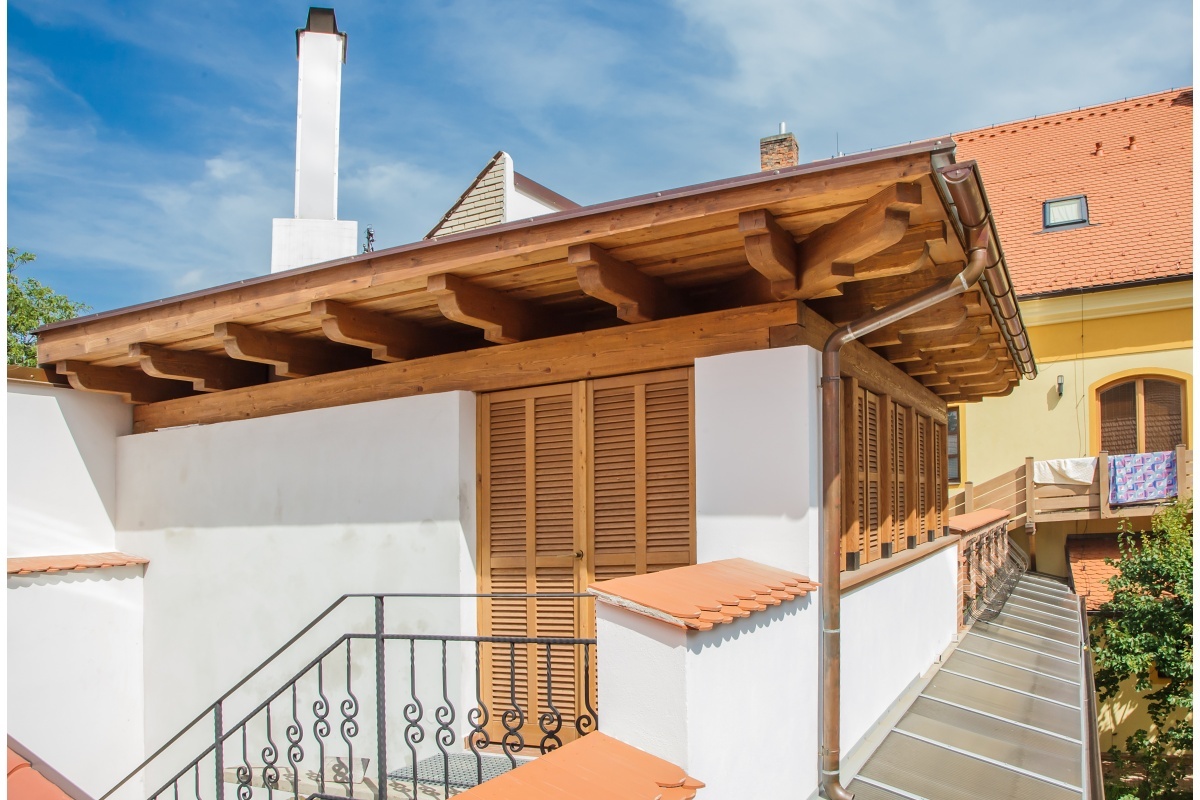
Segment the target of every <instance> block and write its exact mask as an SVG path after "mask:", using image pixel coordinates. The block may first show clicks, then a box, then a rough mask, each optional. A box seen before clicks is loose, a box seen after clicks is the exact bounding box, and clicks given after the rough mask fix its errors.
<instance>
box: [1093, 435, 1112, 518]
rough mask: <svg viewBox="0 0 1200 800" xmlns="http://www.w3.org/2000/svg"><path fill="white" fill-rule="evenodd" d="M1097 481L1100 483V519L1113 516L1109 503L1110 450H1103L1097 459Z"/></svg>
mask: <svg viewBox="0 0 1200 800" xmlns="http://www.w3.org/2000/svg"><path fill="white" fill-rule="evenodd" d="M1096 481H1097V482H1098V483H1099V485H1100V498H1099V499H1100V519H1108V518H1109V517H1111V516H1112V509H1111V508H1110V507H1109V505H1108V492H1109V485H1108V451H1107V450H1101V451H1100V456H1099V457H1098V458H1097V459H1096Z"/></svg>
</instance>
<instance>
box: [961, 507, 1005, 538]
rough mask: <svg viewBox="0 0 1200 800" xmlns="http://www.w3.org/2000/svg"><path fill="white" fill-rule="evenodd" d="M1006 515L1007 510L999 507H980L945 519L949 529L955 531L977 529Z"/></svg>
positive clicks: (965, 531)
mask: <svg viewBox="0 0 1200 800" xmlns="http://www.w3.org/2000/svg"><path fill="white" fill-rule="evenodd" d="M1007 517H1008V512H1007V511H1004V510H1002V509H999V508H981V509H979V510H978V511H972V512H970V513H968V514H959V515H957V516H954V517H951V518H950V519H948V520H946V524H947V525H948V526H949V527H950V530H952V531H954V532H955V533H968V532H970V531H977V530H979V529H980V528H983V527H985V526H987V525H991V524H992V523H993V522H999V521H1000V520H1002V519H1006V518H1007Z"/></svg>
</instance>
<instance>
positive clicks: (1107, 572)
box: [1067, 534, 1121, 614]
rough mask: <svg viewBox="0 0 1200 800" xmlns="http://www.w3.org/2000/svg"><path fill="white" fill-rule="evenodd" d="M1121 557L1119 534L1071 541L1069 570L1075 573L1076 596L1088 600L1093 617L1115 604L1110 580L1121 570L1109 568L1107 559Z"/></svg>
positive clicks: (1072, 578)
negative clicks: (1101, 609) (1107, 606)
mask: <svg viewBox="0 0 1200 800" xmlns="http://www.w3.org/2000/svg"><path fill="white" fill-rule="evenodd" d="M1120 557H1121V548H1120V547H1119V546H1118V544H1117V537H1116V534H1113V535H1111V536H1096V537H1090V536H1089V537H1081V536H1068V537H1067V568H1068V569H1069V570H1070V572H1071V583H1072V584H1073V585H1074V587H1075V594H1077V595H1080V596H1082V597H1086V598H1087V610H1088V613H1089V614H1094V613H1096V612H1097V611H1099V610H1100V606H1102V605H1104V604H1105V603H1107V602H1108V601H1109V600H1112V596H1113V595H1112V590H1111V589H1109V588H1108V579H1109V578H1111V577H1112V576H1113V575H1116V574H1117V568H1116V567H1113V566H1109V565H1108V564H1105V563H1104V559H1106V558H1111V559H1114V560H1115V559H1118V558H1120Z"/></svg>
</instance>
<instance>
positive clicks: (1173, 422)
mask: <svg viewBox="0 0 1200 800" xmlns="http://www.w3.org/2000/svg"><path fill="white" fill-rule="evenodd" d="M1097 395H1098V396H1097V399H1098V400H1099V406H1100V408H1099V411H1100V449H1101V450H1107V451H1108V452H1109V453H1110V454H1113V455H1116V454H1120V453H1157V452H1161V451H1163V450H1171V449H1174V448H1175V446H1176V445H1179V444H1183V443H1184V429H1183V426H1184V407H1185V398H1184V385H1183V383H1181V382H1180V381H1177V380H1172V379H1169V378H1164V377H1157V376H1149V375H1148V376H1145V377H1136V378H1127V379H1125V380H1122V381H1119V382H1116V383H1112V384H1110V385H1108V386H1105V387H1104V388H1102V389H1100V390H1099V392H1098V393H1097Z"/></svg>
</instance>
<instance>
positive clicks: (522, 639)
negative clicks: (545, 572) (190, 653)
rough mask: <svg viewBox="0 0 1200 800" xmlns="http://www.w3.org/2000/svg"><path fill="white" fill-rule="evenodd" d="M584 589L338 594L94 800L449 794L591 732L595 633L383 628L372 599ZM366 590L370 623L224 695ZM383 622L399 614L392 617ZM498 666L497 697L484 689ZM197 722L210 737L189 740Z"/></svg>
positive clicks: (361, 799) (382, 798)
mask: <svg viewBox="0 0 1200 800" xmlns="http://www.w3.org/2000/svg"><path fill="white" fill-rule="evenodd" d="M589 597H590V596H589V595H582V594H566V593H563V594H543V595H528V594H526V595H519V594H511V595H449V594H439V595H430V594H422V595H416V594H374V595H344V596H342V597H341V598H339V599H338V600H337V601H336V602H335V603H333V604H332V605H331V606H330V607H329V608H327V609H326V610H325V611H324V612H322V614H321V615H319V616H318V617H317V618H316V619H315V620H313V622H312V623H310V624H309V625H307V626H306V627H305V628H304V630H302V631H301V632H300V633H299V634H297V635H296V636H294V637H293V638H292V639H290V640H289V641H288V642H287V643H286V644H285V645H284V646H283V647H281V648H280V649H279V650H277V651H275V653H273V654H272V655H271V656H270V657H269V658H268V659H267V660H266V661H264V662H263V663H262V664H260V665H259V666H258V667H256V668H255V669H254V670H252V671H251V672H250V673H249V674H248V675H247V676H246V677H245V678H243V679H242V680H241V681H239V682H238V683H237V684H236V685H235V686H234V687H233V688H232V689H230V690H229V691H227V692H226V693H225V694H223V695H222V696H221V697H219V698H217V700H216V701H215V702H214V703H213V704H212V705H211V706H209V707H208V708H207V709H206V710H205V711H204V712H202V713H201V714H199V715H198V716H197V717H196V718H195V719H193V720H192V722H191V723H189V724H188V725H187V726H185V727H184V728H183V729H182V730H181V731H180V732H179V733H177V734H176V735H175V736H174V737H172V738H171V739H170V740H169V741H168V742H167V743H166V744H164V745H163V746H162V747H160V748H159V749H158V750H156V751H155V752H154V753H153V754H152V755H151V756H150V757H149V758H147V759H146V760H145V761H144V762H143V763H142V764H140V765H138V767H137V768H135V769H134V770H133V771H132V772H130V773H129V775H127V776H126V777H125V778H124V779H122V780H121V781H120V782H119V783H117V784H116V785H115V786H114V787H113V788H112V789H110V790H109V791H108V792H106V793H105V794H104V795H102V796H101V797H100V798H99V800H110V799H111V800H124V798H127V797H132V796H133V793H132V790H133V787H136V786H137V785H138V783H139V780H137V779H140V783H141V785H142V786H144V788H145V789H147V790H149V791H145V792H143V793H141V794H140V797H143V798H148V800H225V798H226V796H227V793H229V794H231V795H232V796H233V797H236V799H237V800H285V798H288V797H290V798H292V800H301V798H310V797H318V798H350V800H388V798H393V800H394V798H397V797H401V798H405V799H406V800H411V798H416V797H426V796H431V792H434V793H436V791H437V790H439V789H440V791H441V796H442V797H449V796H450V795H451V794H453V793H454V792H456V791H461V790H462V789H464V788H466V787H467V786H470V785H476V784H478V783H482V782H483V781H484V780H486V779H487V778H489V777H493V776H494V775H496V774H499V773H500V772H503V771H506V770H507V769H511V768H513V767H516V766H517V765H518V764H519V763H521V760H522V759H524V758H527V757H531V756H535V755H539V754H543V753H546V752H548V751H550V750H553V749H555V748H557V747H560V746H562V745H563V744H564V742H565V741H569V738H568V737H570V738H574V737H576V736H581V735H585V734H587V733H590V732H591V731H593V730H595V728H596V709H595V703H594V699H593V698H594V696H595V695H594V693H595V682H594V676H593V664H594V659H595V653H596V640H595V639H594V638H581V637H578V638H567V637H536V636H480V635H457V634H430V633H418V632H406V631H394V630H393V631H389V630H388V627H387V625H386V624H385V622H386V620H385V610H386V606H387V602H386V601H388V600H397V599H401V598H408V599H419V600H422V601H424V600H430V599H434V598H441V599H458V600H470V599H477V598H517V599H527V600H528V599H533V600H534V601H535V603H537V602H553V601H559V602H570V603H571V604H572V605H576V604H578V602H579V600H580V599H581V598H589ZM368 598H369V599H370V600H371V601H372V605H373V609H372V611H373V614H371V615H370V616H371V617H372V618H373V619H372V620H371V622H372V623H373V624H372V625H370V629H367V630H355V631H349V632H345V633H342V634H341V635H339V636H337V637H336V638H335V639H334V641H333V642H332V643H331V644H329V645H328V646H326V647H324V648H323V649H322V650H320V652H319V653H318V654H317V655H316V656H315V657H314V658H312V659H311V660H309V661H308V662H307V663H305V664H303V665H302V666H301V667H300V668H299V669H297V670H295V671H294V672H291V673H290V674H288V676H287V677H286V678H285V679H283V680H282V681H280V682H279V683H278V684H277V685H276V688H274V689H273V690H271V691H269V692H265V694H266V696H265V697H261V695H260V697H261V699H259V698H254V699H253V700H247V699H246V698H244V697H236V698H235V693H237V692H238V690H239V689H242V688H243V687H245V686H247V684H248V683H249V682H250V681H251V679H253V678H255V677H256V676H260V675H262V674H263V673H264V671H267V674H271V670H269V668H272V667H274V668H276V669H277V668H278V667H279V666H280V664H281V663H294V659H295V656H296V654H295V653H294V652H290V651H293V650H295V649H296V647H295V646H296V644H297V642H299V641H300V639H301V637H302V636H303V634H305V633H307V632H309V631H311V630H312V629H313V628H314V627H315V626H316V625H317V624H318V623H320V622H321V621H322V620H325V619H326V618H328V617H329V616H330V614H331V613H332V612H333V611H334V610H335V609H338V608H339V607H342V606H344V605H346V604H348V603H355V602H357V601H359V600H366V599H368ZM393 617H394V618H397V619H399V620H400V621H401V622H403V616H402V615H395V614H394V615H393ZM364 627H366V626H365V625H364ZM289 653H290V655H291V657H292V659H291V661H289V659H288V658H286V657H285V656H287V655H288V654H289ZM497 654H504V655H505V656H506V657H505V658H498V657H497ZM489 656H490V658H489ZM532 656H536V661H535V660H533V658H532ZM535 663H536V664H538V668H537V669H536V670H535V669H534V664H535ZM505 666H507V671H508V674H507V683H508V691H507V692H506V693H505V692H497V689H496V687H497V685H498V684H499V683H501V682H503V679H504V675H503V670H504V667H505ZM525 667H528V669H527V670H526V669H525ZM580 674H582V678H583V683H582V686H581V687H580V686H578V685H577V678H576V676H577V675H580ZM535 675H537V680H535ZM539 681H542V682H544V689H542V688H541V684H540V683H539ZM568 684H569V691H568V689H567V688H566V687H567V685H568ZM556 686H557V688H556ZM564 692H566V694H565V695H564ZM568 695H569V696H570V698H571V699H570V701H569V702H565V703H564V702H563V701H562V698H563V697H564V696H568ZM489 699H490V702H489ZM234 706H236V707H237V712H236V713H231V707H234ZM560 706H563V707H562V708H560ZM372 707H373V708H372ZM243 709H244V710H243ZM372 710H373V711H374V713H373V714H372V713H370V712H371V711H372ZM231 720H233V722H232V724H230V721H231ZM206 726H211V728H210V730H211V731H212V733H211V734H210V735H209V738H208V743H207V745H204V746H202V747H200V746H199V741H200V739H199V737H200V736H202V735H203V729H204V728H205V727H206ZM187 747H193V748H196V749H191V753H192V754H195V753H196V752H197V749H199V754H198V755H194V757H192V758H190V759H189V758H187V757H186V754H182V753H181V751H182V750H184V749H185V748H187ZM371 761H374V762H375V763H374V764H373V765H372V764H371V763H370V762H371ZM180 762H183V763H182V766H180V767H177V768H176V765H178V764H179V763H180ZM372 767H373V768H372ZM164 776H165V777H164Z"/></svg>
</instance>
